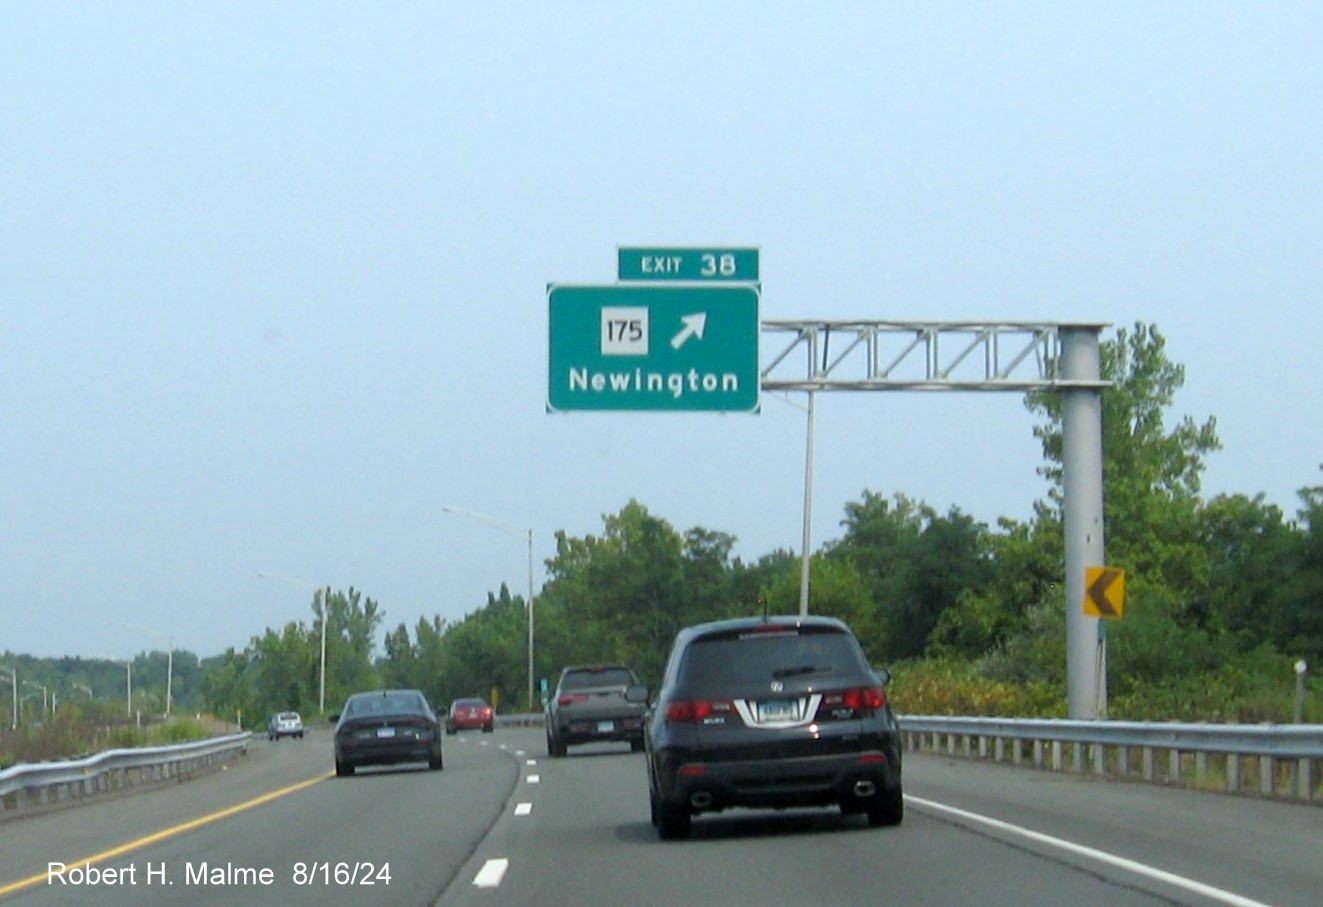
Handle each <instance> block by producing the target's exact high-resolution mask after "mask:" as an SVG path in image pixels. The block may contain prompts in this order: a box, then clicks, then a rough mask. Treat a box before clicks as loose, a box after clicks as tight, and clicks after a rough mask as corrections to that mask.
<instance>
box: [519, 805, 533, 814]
mask: <svg viewBox="0 0 1323 907" xmlns="http://www.w3.org/2000/svg"><path fill="white" fill-rule="evenodd" d="M532 811H533V804H532V803H517V804H515V815H516V816H526V815H528V814H529V813H531V812H532Z"/></svg>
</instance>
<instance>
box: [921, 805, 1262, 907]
mask: <svg viewBox="0 0 1323 907" xmlns="http://www.w3.org/2000/svg"><path fill="white" fill-rule="evenodd" d="M905 801H906V802H907V803H913V804H916V805H917V806H921V807H924V808H926V809H929V810H932V811H933V812H936V813H945V814H947V815H950V816H956V817H959V818H961V819H964V820H966V821H968V822H974V823H977V824H979V825H985V826H987V827H988V828H995V829H997V830H999V831H1004V832H1010V833H1011V834H1015V835H1019V836H1021V837H1024V838H1028V839H1029V840H1030V841H1037V842H1038V843H1040V844H1046V845H1048V846H1049V847H1056V848H1059V849H1061V850H1064V851H1067V852H1068V853H1073V854H1077V855H1079V856H1082V857H1088V858H1090V859H1093V860H1097V861H1098V862H1100V863H1106V864H1108V865H1110V866H1115V867H1117V868H1118V869H1123V870H1125V871H1126V872H1132V873H1134V874H1135V875H1138V876H1144V877H1145V878H1149V879H1155V880H1157V881H1159V882H1165V883H1167V884H1168V885H1174V886H1175V887H1177V888H1181V889H1184V890H1185V891H1192V892H1194V893H1196V894H1200V895H1203V896H1204V897H1206V898H1210V899H1212V900H1214V901H1218V902H1220V903H1222V904H1229V905H1232V907H1270V905H1268V904H1264V903H1263V902H1262V901H1255V900H1252V899H1250V898H1247V897H1243V896H1242V895H1239V894H1236V893H1234V892H1231V891H1225V890H1223V889H1221V888H1214V887H1213V886H1212V885H1205V884H1204V883H1203V882H1196V881H1195V880H1194V879H1187V878H1186V877H1185V876H1179V875H1176V874H1175V873H1174V872H1167V871H1166V870H1163V869H1157V868H1155V867H1152V866H1149V865H1147V864H1145V863H1139V862H1137V861H1135V860H1129V859H1126V858H1125V857H1119V856H1117V855H1116V854H1112V853H1108V852H1107V851H1105V850H1095V849H1094V848H1092V847H1085V846H1084V845H1083V844H1076V843H1075V842H1073V841H1067V840H1065V839H1063V838H1054V837H1052V836H1051V835H1045V834H1043V833H1041V832H1037V831H1031V830H1029V829H1027V828H1021V827H1020V826H1018V825H1012V824H1011V823H1009V822H1002V821H1001V820H999V819H990V818H988V817H987V816H981V815H979V814H978V813H971V812H966V811H965V810H963V809H956V808H955V807H954V806H947V805H945V804H943V803H935V802H933V801H932V800H922V799H920V798H918V797H911V796H909V795H906V797H905Z"/></svg>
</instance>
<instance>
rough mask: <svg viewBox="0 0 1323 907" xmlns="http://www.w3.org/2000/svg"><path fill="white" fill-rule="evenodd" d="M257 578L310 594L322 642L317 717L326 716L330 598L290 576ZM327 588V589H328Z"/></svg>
mask: <svg viewBox="0 0 1323 907" xmlns="http://www.w3.org/2000/svg"><path fill="white" fill-rule="evenodd" d="M257 576H258V578H260V579H278V580H280V581H281V582H282V583H288V584H289V585H291V586H295V587H297V588H299V589H305V590H307V591H308V592H311V593H312V603H313V605H314V606H315V607H316V608H317V612H318V613H317V616H318V618H319V619H320V621H321V625H322V633H321V636H322V642H321V657H320V662H321V667H320V671H319V677H318V681H317V687H318V691H317V712H318V715H319V716H320V715H325V714H326V618H327V613H326V612H327V605H329V604H330V602H329V598H330V597H329V596H328V595H324V594H323V592H322V589H321V587H320V586H314V585H312V584H311V583H307V582H304V581H303V580H298V579H294V577H292V576H285V575H284V574H283V573H268V572H266V571H259V572H258V574H257ZM327 588H328V589H329V588H330V587H327Z"/></svg>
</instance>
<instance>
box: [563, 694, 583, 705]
mask: <svg viewBox="0 0 1323 907" xmlns="http://www.w3.org/2000/svg"><path fill="white" fill-rule="evenodd" d="M587 701H588V697H587V696H580V695H579V694H578V693H566V694H565V695H563V696H560V697H559V698H557V699H556V704H557V705H573V704H574V703H576V702H587Z"/></svg>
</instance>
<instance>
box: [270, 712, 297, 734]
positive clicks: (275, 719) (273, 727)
mask: <svg viewBox="0 0 1323 907" xmlns="http://www.w3.org/2000/svg"><path fill="white" fill-rule="evenodd" d="M266 737H267V739H268V740H279V739H280V738H281V737H298V738H299V739H300V740H302V739H303V718H302V717H301V716H300V715H299V713H298V712H277V713H276V714H274V715H272V716H271V722H270V724H268V725H267V726H266Z"/></svg>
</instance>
